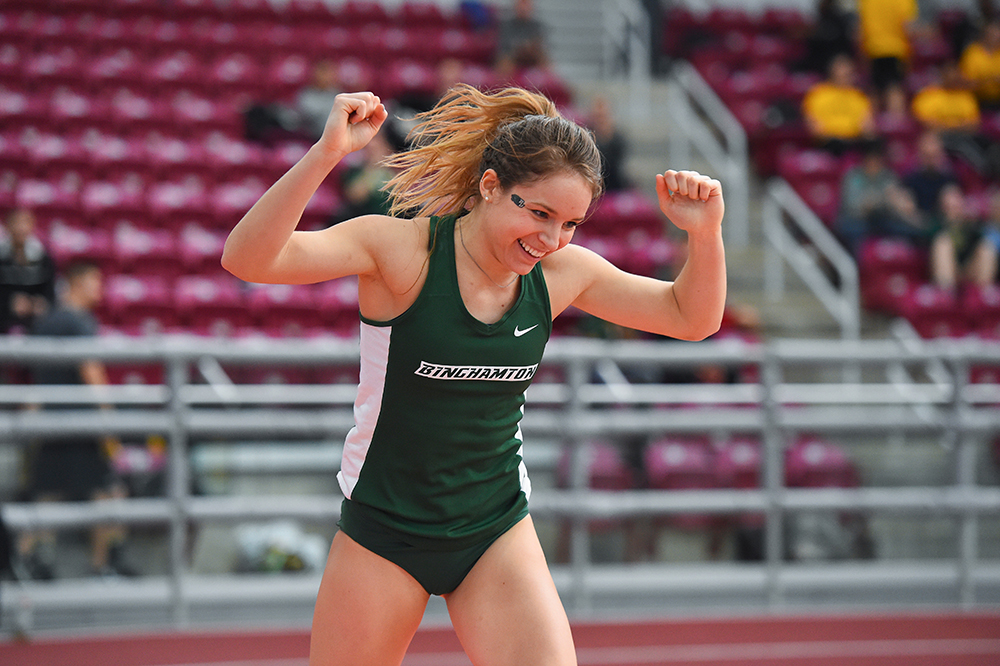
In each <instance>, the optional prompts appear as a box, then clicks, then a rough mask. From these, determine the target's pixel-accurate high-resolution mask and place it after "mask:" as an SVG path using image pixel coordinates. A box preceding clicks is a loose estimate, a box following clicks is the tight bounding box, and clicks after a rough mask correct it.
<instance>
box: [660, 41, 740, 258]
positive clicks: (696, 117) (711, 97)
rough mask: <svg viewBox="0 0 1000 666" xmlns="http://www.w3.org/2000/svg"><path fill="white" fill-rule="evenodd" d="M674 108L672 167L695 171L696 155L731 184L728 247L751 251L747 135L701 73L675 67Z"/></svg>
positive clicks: (671, 103) (680, 63)
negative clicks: (749, 246) (749, 245)
mask: <svg viewBox="0 0 1000 666" xmlns="http://www.w3.org/2000/svg"><path fill="white" fill-rule="evenodd" d="M671 82H672V86H671V91H670V99H669V103H668V113H669V115H670V120H671V127H670V133H669V140H670V162H671V164H676V165H679V168H683V169H688V168H691V166H692V158H693V155H694V153H695V152H696V153H697V154H698V156H699V157H700V158H701V159H704V160H705V161H706V162H707V163H708V165H709V167H710V169H711V173H713V174H714V175H716V177H718V178H719V180H720V181H722V182H723V183H724V185H725V190H726V221H725V225H724V227H723V231H724V233H725V235H726V243H727V244H730V245H732V246H733V247H745V246H746V245H747V244H748V243H749V241H750V162H749V159H748V152H747V135H746V132H745V131H744V130H743V127H742V126H741V125H740V123H739V121H737V120H736V118H735V116H733V114H732V113H731V112H730V111H729V109H728V108H726V105H725V103H723V101H722V100H721V99H719V96H718V95H716V94H715V92H714V91H713V90H712V88H711V87H710V86H709V85H708V84H707V83H706V82H705V80H704V79H703V78H702V77H701V75H700V74H699V73H698V71H697V70H696V69H695V68H694V67H693V66H691V65H690V64H689V63H687V62H684V61H678V62H676V63H674V65H673V67H672V74H671Z"/></svg>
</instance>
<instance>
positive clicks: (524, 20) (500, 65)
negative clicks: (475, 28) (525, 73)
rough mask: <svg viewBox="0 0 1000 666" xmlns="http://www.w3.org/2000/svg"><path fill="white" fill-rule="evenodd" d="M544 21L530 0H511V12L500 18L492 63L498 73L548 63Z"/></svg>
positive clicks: (504, 75) (513, 72)
mask: <svg viewBox="0 0 1000 666" xmlns="http://www.w3.org/2000/svg"><path fill="white" fill-rule="evenodd" d="M545 30H546V28H545V25H544V24H543V23H542V22H541V21H540V20H538V18H537V17H536V16H535V7H534V3H533V2H532V1H531V0H514V12H513V14H512V15H511V16H508V17H506V18H504V19H503V20H501V21H500V26H499V33H498V35H497V50H496V56H495V58H494V67H495V68H496V71H497V74H498V75H500V76H501V77H510V76H512V75H514V74H515V73H516V72H518V71H520V70H523V69H529V68H531V67H547V66H548V64H549V56H548V52H547V49H546V45H545Z"/></svg>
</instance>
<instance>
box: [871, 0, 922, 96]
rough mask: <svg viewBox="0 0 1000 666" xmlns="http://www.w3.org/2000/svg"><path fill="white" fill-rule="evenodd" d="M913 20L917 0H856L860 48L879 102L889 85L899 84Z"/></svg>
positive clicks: (914, 26)
mask: <svg viewBox="0 0 1000 666" xmlns="http://www.w3.org/2000/svg"><path fill="white" fill-rule="evenodd" d="M916 21H917V0H858V28H859V30H860V44H861V52H862V53H864V55H865V57H867V58H868V61H869V64H870V66H871V82H872V87H873V88H874V89H875V91H876V93H877V95H878V98H879V101H880V102H881V99H882V98H883V97H884V95H885V93H886V91H887V90H888V89H889V88H891V87H893V86H901V85H903V81H904V79H905V78H906V69H907V65H908V64H909V61H910V39H911V36H912V33H913V32H914V30H915V29H916Z"/></svg>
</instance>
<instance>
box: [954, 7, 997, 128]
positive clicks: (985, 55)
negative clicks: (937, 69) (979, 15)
mask: <svg viewBox="0 0 1000 666" xmlns="http://www.w3.org/2000/svg"><path fill="white" fill-rule="evenodd" d="M959 66H960V68H961V71H962V76H964V77H965V79H966V80H967V81H968V82H969V83H970V84H971V85H972V90H973V92H974V93H975V95H976V99H978V100H979V106H980V108H981V109H990V110H996V109H998V108H1000V23H998V22H996V21H993V22H990V23H988V24H986V27H985V28H984V29H983V36H982V38H980V39H978V40H976V41H974V42H972V43H971V44H969V45H968V46H966V47H965V50H964V51H963V52H962V59H961V60H960V62H959Z"/></svg>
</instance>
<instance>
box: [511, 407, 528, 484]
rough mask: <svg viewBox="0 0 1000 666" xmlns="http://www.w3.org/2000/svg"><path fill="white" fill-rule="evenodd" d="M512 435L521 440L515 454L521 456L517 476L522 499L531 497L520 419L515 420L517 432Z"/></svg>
mask: <svg viewBox="0 0 1000 666" xmlns="http://www.w3.org/2000/svg"><path fill="white" fill-rule="evenodd" d="M521 418H522V419H523V418H524V405H521ZM514 436H515V437H516V438H517V441H519V442H521V446H520V447H519V448H518V449H517V455H518V456H520V458H521V462H520V463H518V465H517V476H518V480H519V481H520V482H521V492H523V493H524V499H531V479H529V478H528V468H527V467H526V466H525V464H524V435H522V434H521V422H520V421H518V422H517V434H516V435H514Z"/></svg>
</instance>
